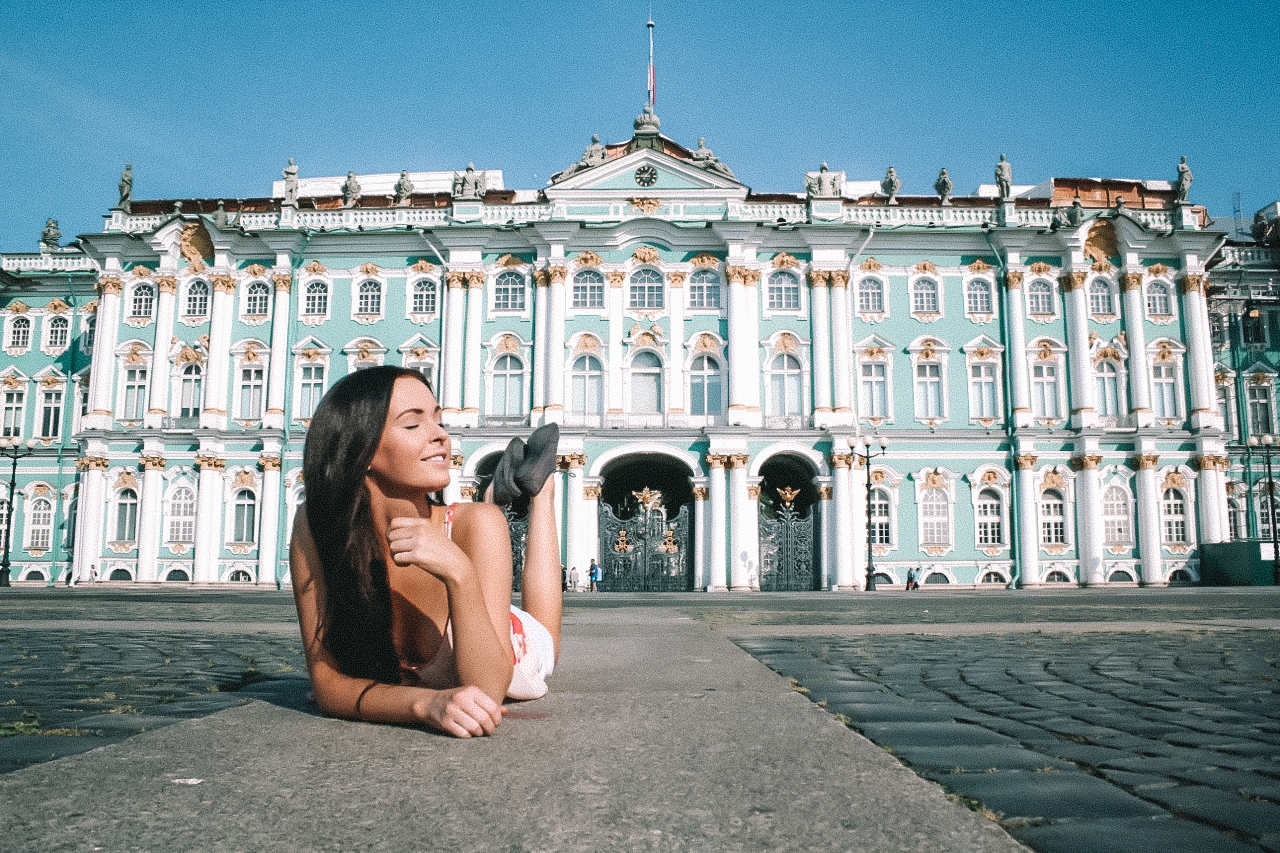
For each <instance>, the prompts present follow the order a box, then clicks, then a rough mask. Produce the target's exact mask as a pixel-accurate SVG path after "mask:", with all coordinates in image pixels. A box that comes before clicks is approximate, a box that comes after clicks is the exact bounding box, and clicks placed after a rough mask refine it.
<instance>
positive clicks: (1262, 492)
mask: <svg viewBox="0 0 1280 853" xmlns="http://www.w3.org/2000/svg"><path fill="white" fill-rule="evenodd" d="M1259 486H1260V488H1259V491H1258V500H1257V501H1256V502H1255V506H1257V508H1258V537H1259V538H1261V539H1263V540H1264V541H1266V542H1270V541H1271V519H1272V518H1274V519H1275V520H1276V521H1277V522H1280V498H1273V497H1271V496H1269V495H1268V494H1267V493H1266V483H1261V484H1259Z"/></svg>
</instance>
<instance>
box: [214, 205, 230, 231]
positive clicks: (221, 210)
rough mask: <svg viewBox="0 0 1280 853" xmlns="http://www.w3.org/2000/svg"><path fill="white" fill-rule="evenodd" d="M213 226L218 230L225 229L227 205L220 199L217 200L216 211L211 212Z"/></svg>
mask: <svg viewBox="0 0 1280 853" xmlns="http://www.w3.org/2000/svg"><path fill="white" fill-rule="evenodd" d="M213 224H214V225H216V226H218V227H219V228H226V227H227V205H226V202H224V201H223V200H222V199H218V209H217V210H215V211H214V212H213Z"/></svg>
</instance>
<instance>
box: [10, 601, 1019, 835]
mask: <svg viewBox="0 0 1280 853" xmlns="http://www.w3.org/2000/svg"><path fill="white" fill-rule="evenodd" d="M272 689H275V690H276V691H277V693H275V694H272V693H271V692H270V691H268V692H266V693H264V692H263V691H262V690H259V691H257V692H258V695H259V696H261V697H262V698H260V699H255V700H252V701H250V702H249V703H248V704H245V705H243V706H239V707H234V708H230V709H226V710H223V711H220V712H218V713H215V714H212V715H209V716H206V717H202V718H198V719H191V720H185V721H182V722H179V723H176V724H174V725H169V726H166V727H164V728H161V729H159V730H157V731H149V732H146V733H143V734H139V735H136V736H134V737H132V738H130V739H129V740H127V741H125V742H123V743H119V744H116V745H112V746H107V747H104V748H101V749H96V750H94V751H92V752H89V753H85V754H82V755H77V756H73V757H70V758H65V759H61V760H57V761H52V762H48V763H44V764H39V765H36V766H33V767H28V768H26V769H23V770H18V771H15V772H12V773H9V774H7V775H5V776H2V777H0V800H2V801H3V802H5V803H6V808H5V810H4V811H3V812H2V813H0V837H3V838H5V839H6V842H7V843H9V844H12V845H13V846H12V849H17V850H37V849H38V850H48V851H61V850H89V849H93V848H95V847H100V848H102V849H104V850H115V849H137V850H162V849H163V850H177V851H182V850H202V851H221V850H243V849H250V848H252V849H271V850H344V851H345V850H354V849H360V850H388V851H403V850H415V849H424V844H425V845H427V846H428V847H429V848H430V849H460V850H500V851H510V850H521V851H530V852H531V851H543V850H546V851H553V850H554V851H577V850H590V851H593V853H595V851H600V850H681V851H685V850H717V851H718V850H731V851H734V850H742V851H752V850H761V851H764V850H770V851H772V850H806V851H808V850H839V851H854V850H867V851H873V850H874V851H880V850H920V851H975V852H976V851H999V850H1008V851H1016V850H1022V849H1023V848H1022V846H1021V845H1020V844H1018V843H1017V842H1015V841H1014V840H1013V839H1012V838H1010V837H1009V836H1008V835H1007V834H1006V833H1005V832H1004V831H1003V830H1002V829H1001V828H1000V827H998V826H997V825H996V824H994V823H993V822H991V821H989V820H987V819H985V818H983V817H980V816H979V815H977V814H975V813H973V812H972V811H970V810H968V809H966V808H963V807H962V806H959V805H955V804H953V803H951V802H949V801H948V800H947V798H946V797H945V796H944V795H943V792H942V791H941V789H939V788H938V787H937V786H936V785H934V784H932V783H930V782H927V781H925V780H923V779H921V778H920V777H918V776H917V775H916V774H914V773H912V772H911V771H910V770H908V769H907V768H906V767H904V766H903V765H902V764H901V763H899V762H898V761H897V760H896V759H894V758H893V757H892V756H890V755H889V754H888V753H886V752H885V751H884V750H882V749H880V748H879V747H877V746H875V745H874V744H872V743H870V742H869V741H867V740H866V739H864V738H862V737H861V736H860V735H858V734H857V733H855V732H853V731H851V730H849V729H848V728H847V727H845V726H843V725H841V724H840V723H839V722H837V721H836V720H835V719H834V718H833V717H832V716H831V715H829V714H827V713H826V712H825V711H824V710H822V709H821V708H818V707H817V706H815V705H814V704H812V703H811V702H810V701H809V700H808V699H806V698H805V697H803V696H802V695H800V694H799V693H796V692H795V691H793V690H792V689H791V686H790V684H789V683H788V682H787V681H786V680H784V679H782V678H779V677H778V676H777V675H775V674H774V673H772V672H770V671H769V670H768V669H766V668H765V667H764V666H762V665H760V664H758V663H757V662H756V661H754V660H753V659H751V658H750V657H749V656H748V655H746V654H745V653H743V652H742V651H741V650H739V649H738V648H736V647H734V646H733V645H732V644H730V643H729V642H728V641H726V640H724V639H722V638H721V637H719V636H717V635H715V634H714V633H712V632H710V631H708V630H707V629H706V628H705V627H703V626H702V625H699V624H697V623H694V622H693V621H692V620H690V619H689V618H688V617H680V616H679V615H677V614H675V613H673V612H671V611H664V610H662V609H657V608H653V609H648V610H646V611H645V612H644V613H642V614H637V613H635V612H630V613H628V612H627V611H625V610H622V609H617V610H600V611H593V612H590V613H586V614H583V613H570V614H569V617H568V619H567V620H566V635H565V646H564V654H563V657H562V660H561V664H560V670H559V672H558V673H557V675H556V676H555V678H554V679H553V690H552V692H551V693H550V694H549V695H548V696H547V697H546V698H544V699H541V700H538V701H536V702H530V703H525V704H523V705H520V706H517V707H514V708H513V709H512V711H511V713H510V714H509V716H508V719H507V720H505V721H504V723H503V725H502V726H501V727H500V729H499V730H498V732H497V734H496V735H495V736H494V737H491V738H483V739H477V740H470V741H459V740H454V739H450V738H446V737H443V736H439V735H437V734H434V733H431V732H428V731H424V730H421V729H417V728H411V727H394V726H375V725H366V724H361V723H353V722H348V721H340V720H331V719H325V718H322V717H320V716H317V715H316V714H315V713H314V712H312V711H309V710H299V709H298V708H297V707H296V705H297V699H298V697H297V686H296V683H293V684H285V685H282V686H279V687H276V688H272ZM277 702H279V704H277ZM194 780H199V781H198V782H197V781H194ZM89 792H93V796H92V797H89V796H88V793H89ZM105 792H110V808H104V807H102V799H101V798H102V795H103V794H104V793H105ZM90 801H92V803H93V805H91V806H90V805H88V803H89V802H90ZM903 814H909V815H910V816H911V820H909V821H904V820H900V819H899V817H900V816H901V815H903Z"/></svg>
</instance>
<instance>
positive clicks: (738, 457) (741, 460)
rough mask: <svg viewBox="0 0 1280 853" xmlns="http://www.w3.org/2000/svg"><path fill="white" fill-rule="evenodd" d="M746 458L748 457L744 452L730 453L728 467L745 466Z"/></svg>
mask: <svg viewBox="0 0 1280 853" xmlns="http://www.w3.org/2000/svg"><path fill="white" fill-rule="evenodd" d="M747 458H748V457H747V454H745V453H732V454H730V455H729V467H730V468H746V467H747Z"/></svg>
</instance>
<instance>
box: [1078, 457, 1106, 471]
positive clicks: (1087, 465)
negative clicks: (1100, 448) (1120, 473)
mask: <svg viewBox="0 0 1280 853" xmlns="http://www.w3.org/2000/svg"><path fill="white" fill-rule="evenodd" d="M1101 464H1102V457H1101V456H1096V455H1088V454H1086V455H1084V456H1073V457H1071V467H1073V468H1075V469H1076V470H1077V471H1096V470H1098V466H1099V465H1101Z"/></svg>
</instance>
